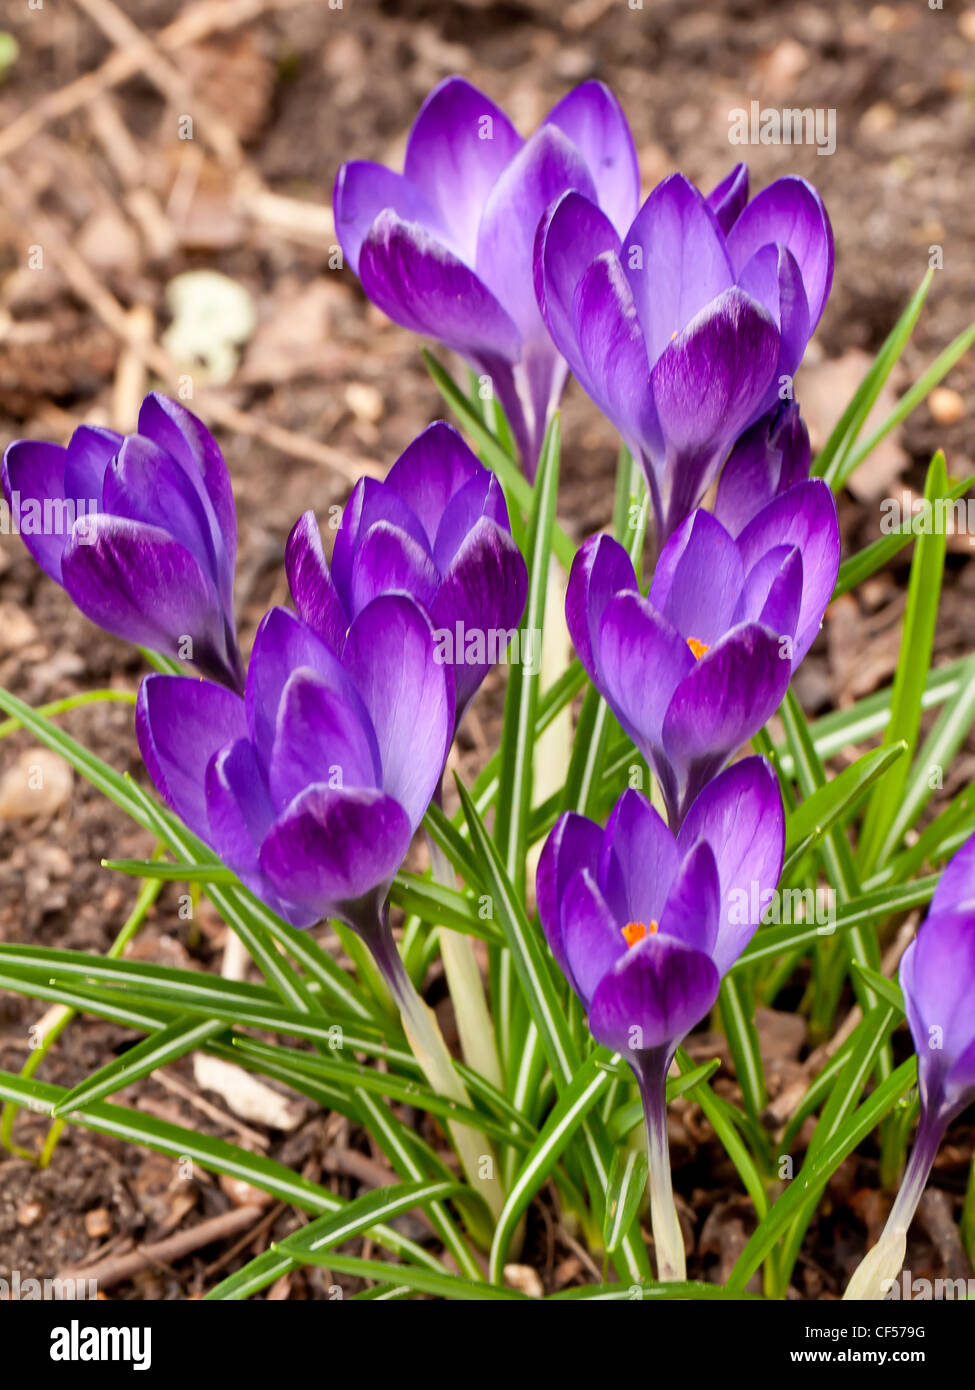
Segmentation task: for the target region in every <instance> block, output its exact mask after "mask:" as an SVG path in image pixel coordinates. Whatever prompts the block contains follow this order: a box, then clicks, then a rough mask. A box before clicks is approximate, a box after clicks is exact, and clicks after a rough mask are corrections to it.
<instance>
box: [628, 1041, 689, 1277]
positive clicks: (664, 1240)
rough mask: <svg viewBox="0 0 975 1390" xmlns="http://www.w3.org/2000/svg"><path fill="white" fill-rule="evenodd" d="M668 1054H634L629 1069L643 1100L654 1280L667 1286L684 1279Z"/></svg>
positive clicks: (651, 1051)
mask: <svg viewBox="0 0 975 1390" xmlns="http://www.w3.org/2000/svg"><path fill="white" fill-rule="evenodd" d="M670 1060H671V1054H670V1052H669V1051H668V1050H667V1048H663V1047H659V1048H652V1049H649V1050H648V1051H646V1052H641V1053H638V1054H637V1059H635V1060H634V1061H633V1062H632V1063H631V1065H632V1066H633V1070H634V1071H635V1072H636V1079H637V1081H638V1082H639V1086H640V1095H641V1096H642V1097H643V1113H644V1116H645V1118H646V1122H647V1146H648V1157H649V1160H650V1225H651V1227H652V1229H653V1245H654V1252H655V1254H656V1259H657V1278H658V1279H659V1280H660V1282H661V1283H665V1284H669V1283H674V1282H676V1281H683V1280H684V1279H686V1278H687V1259H686V1256H685V1253H684V1236H683V1233H682V1231H681V1228H680V1221H679V1220H678V1218H677V1208H676V1206H675V1204H674V1189H673V1185H672V1183H671V1179H670V1146H669V1144H668V1141H667V1071H668V1069H669V1067H670Z"/></svg>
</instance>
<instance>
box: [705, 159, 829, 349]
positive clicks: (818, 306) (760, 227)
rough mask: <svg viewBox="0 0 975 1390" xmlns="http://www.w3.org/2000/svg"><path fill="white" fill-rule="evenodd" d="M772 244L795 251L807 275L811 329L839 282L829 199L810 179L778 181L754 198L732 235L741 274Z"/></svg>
mask: <svg viewBox="0 0 975 1390" xmlns="http://www.w3.org/2000/svg"><path fill="white" fill-rule="evenodd" d="M769 243H771V244H773V245H777V246H785V247H787V248H788V249H789V251H791V252H792V254H793V256H794V257H795V259H796V261H797V263H798V265H799V269H800V271H801V272H802V282H803V285H804V286H805V292H806V300H807V302H808V304H809V321H810V327H811V328H815V326H816V324H817V323H818V322H819V319H820V316H821V314H822V312H823V306H824V304H825V303H826V296H827V295H828V294H829V288H830V285H831V283H832V280H833V232H832V228H831V227H830V224H829V218H828V217H827V216H826V209H825V208H824V206H823V200H822V198H821V197H820V196H819V194H818V193H817V192H816V190H815V188H813V187H812V185H811V184H809V183H806V181H805V180H804V179H799V178H794V177H791V176H790V177H789V178H783V179H776V181H775V183H771V184H769V186H768V188H764V189H763V190H762V192H761V193H759V194H758V196H757V197H755V198H753V199H752V201H751V202H750V203H749V204H748V206H747V207H746V208H745V210H744V211H743V212H742V214H741V216H740V217H739V218H738V219H737V221H736V222H735V224H734V226H733V227H732V228H731V231H730V232H729V233H728V252H729V254H730V256H731V261H732V264H733V266H734V269H735V274H736V275H738V274H740V272H741V271H742V270H743V269H744V267H745V266H746V265H747V263H748V262H749V261H750V260H751V258H752V256H754V254H755V252H756V251H758V250H760V248H761V247H763V246H766V245H768V244H769Z"/></svg>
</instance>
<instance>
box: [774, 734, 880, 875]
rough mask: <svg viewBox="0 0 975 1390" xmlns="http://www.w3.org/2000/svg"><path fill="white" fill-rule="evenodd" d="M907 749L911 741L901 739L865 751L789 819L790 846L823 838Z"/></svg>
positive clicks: (786, 827)
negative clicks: (889, 744)
mask: <svg viewBox="0 0 975 1390" xmlns="http://www.w3.org/2000/svg"><path fill="white" fill-rule="evenodd" d="M906 752H907V744H906V743H905V742H904V741H903V740H901V741H900V742H899V743H895V744H894V745H893V746H892V747H890V748H876V749H874V750H873V752H871V753H864V755H863V757H862V758H857V760H856V762H855V763H853V764H852V766H851V767H847V768H844V769H843V771H842V772H841V773H839V774H838V775H837V776H836V777H834V778H832V779H831V780H830V781H829V782H827V783H826V784H825V786H822V787H819V788H818V790H816V791H814V792H813V794H812V796H808V797H806V799H805V801H801V802H800V803H799V805H798V806H797V807H796V809H795V810H794V811H793V812H792V813H791V814H790V815H789V816H788V817H787V819H786V824H785V847H786V850H787V851H788V850H791V849H794V848H795V847H796V846H797V845H798V844H799V843H800V842H801V841H804V840H806V841H808V840H811V841H812V842H813V843H815V842H816V841H817V840H819V839H821V838H822V836H823V834H824V833H825V831H827V830H828V829H829V827H830V826H831V825H833V824H834V823H835V822H836V821H838V820H841V819H843V818H844V817H845V816H846V814H847V813H848V812H849V811H852V810H853V808H854V807H855V806H856V805H857V803H858V802H859V800H860V798H861V797H862V796H863V795H864V793H865V792H866V790H867V788H868V787H870V786H871V785H872V784H873V783H874V782H876V780H877V778H878V777H881V776H883V774H884V773H885V772H886V771H887V769H888V768H889V767H890V766H891V764H892V763H895V762H896V761H897V759H898V758H900V757H903V755H904V754H905V753H906Z"/></svg>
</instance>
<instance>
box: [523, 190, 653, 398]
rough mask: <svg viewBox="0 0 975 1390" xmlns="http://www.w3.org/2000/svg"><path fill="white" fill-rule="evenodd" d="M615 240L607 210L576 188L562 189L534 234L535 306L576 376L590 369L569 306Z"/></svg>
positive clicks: (616, 245)
mask: <svg viewBox="0 0 975 1390" xmlns="http://www.w3.org/2000/svg"><path fill="white" fill-rule="evenodd" d="M619 245H620V242H619V237H618V236H617V234H616V231H615V230H614V228H613V224H612V223H611V222H610V220H609V218H608V217H607V216H606V214H605V213H603V212H601V211H600V210H599V208H598V207H597V206H596V204H595V203H592V202H590V201H589V199H588V198H584V197H582V195H581V194H579V193H566V194H565V195H564V196H563V197H562V198H560V199H559V201H558V202H557V203H556V205H555V206H554V207H553V208H550V209H549V211H548V212H547V214H546V215H545V217H544V218H543V219H542V221H541V222H540V223H539V225H538V230H537V232H536V234H535V251H534V280H535V296H536V299H537V301H538V307H539V310H540V311H541V314H542V318H543V319H544V320H545V324H546V327H547V328H548V331H549V333H550V334H551V335H552V340H553V342H554V343H555V346H556V347H557V348H558V350H559V352H561V353H562V355H563V356H564V357H565V358H566V360H567V361H568V362H569V364H570V366H571V367H572V370H573V372H575V374H576V375H577V376H579V377H580V379H581V377H582V375H585V374H586V373H588V364H586V363H583V362H582V359H581V357H580V354H579V345H578V342H577V338H576V325H575V321H574V318H573V311H572V305H573V300H574V298H575V292H576V286H577V285H578V283H579V281H580V280H581V279H582V277H583V275H584V274H585V273H586V271H587V270H588V269H589V267H590V266H591V265H592V263H593V262H594V261H595V260H597V259H598V257H599V256H601V255H602V254H603V253H604V252H607V251H609V252H618V251H619ZM634 312H635V311H634ZM587 389H588V388H587Z"/></svg>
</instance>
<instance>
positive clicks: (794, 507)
mask: <svg viewBox="0 0 975 1390" xmlns="http://www.w3.org/2000/svg"><path fill="white" fill-rule="evenodd" d="M780 545H790V546H791V545H794V546H797V547H798V549H799V551H800V553H801V555H802V576H803V590H802V606H801V608H800V610H799V618H798V621H797V624H796V640H795V646H794V652H793V669H794V668H795V667H796V666H798V664H799V662H800V661H801V660H802V659H803V657H804V656H805V655H806V652H807V651H808V650H809V648H810V647H811V645H812V643H813V640H814V639H815V636H816V634H817V632H818V631H819V628H820V624H821V623H822V620H823V614H824V613H825V611H826V605H827V604H828V603H829V601H830V598H831V597H832V594H833V589H834V588H835V587H836V576H837V574H838V573H839V565H840V533H839V525H838V522H837V519H836V503H835V501H834V500H833V494H832V491H831V490H830V488H829V485H828V484H827V483H825V482H823V480H822V479H821V478H813V479H810V480H809V481H808V482H805V483H798V484H797V485H796V486H795V487H792V488H789V489H788V491H787V492H784V493H782V494H781V495H780V496H779V497H776V498H774V499H773V500H772V501H771V502H770V503H769V504H768V506H766V507H764V508H763V509H762V510H761V511H760V512H759V514H758V515H757V516H756V517H755V518H754V520H753V521H751V522H750V523H749V524H748V526H746V527H745V529H744V531H742V533H741V535H740V536H739V537H738V549H739V551H740V552H741V558H742V561H743V563H744V565H745V568H746V570H749V569H751V568H752V567H753V566H754V565H755V564H757V562H758V560H759V559H760V557H761V556H762V554H763V553H764V552H765V551H766V550H769V549H771V548H772V547H773V546H780Z"/></svg>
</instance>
